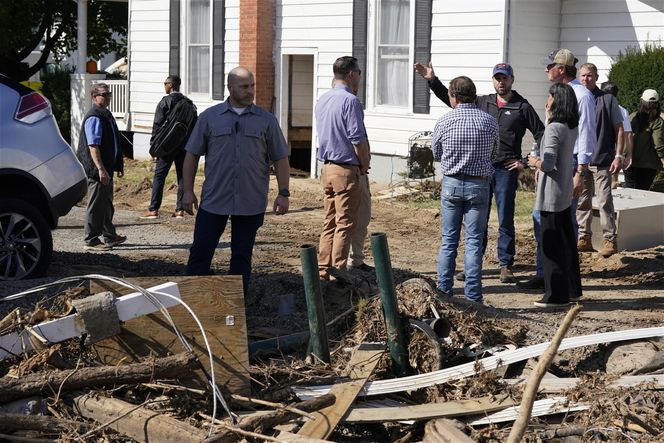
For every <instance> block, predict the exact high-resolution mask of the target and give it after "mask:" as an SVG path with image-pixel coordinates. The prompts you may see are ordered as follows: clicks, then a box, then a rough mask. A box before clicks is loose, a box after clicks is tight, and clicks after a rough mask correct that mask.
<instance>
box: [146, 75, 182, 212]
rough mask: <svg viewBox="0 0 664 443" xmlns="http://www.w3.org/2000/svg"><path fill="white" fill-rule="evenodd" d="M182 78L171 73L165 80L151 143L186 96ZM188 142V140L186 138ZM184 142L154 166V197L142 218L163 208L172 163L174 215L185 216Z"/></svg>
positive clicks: (158, 160)
mask: <svg viewBox="0 0 664 443" xmlns="http://www.w3.org/2000/svg"><path fill="white" fill-rule="evenodd" d="M181 83H182V80H181V79H180V77H179V76H177V75H169V76H168V77H167V78H166V80H165V81H164V91H165V92H166V95H165V96H164V97H163V98H162V99H161V101H160V102H159V104H157V109H156V110H155V113H154V123H153V124H152V137H150V145H152V142H153V141H154V138H155V135H156V134H157V132H158V131H159V130H160V129H161V127H162V126H163V125H164V124H165V123H166V120H167V119H168V115H169V113H170V111H171V110H172V109H173V106H175V104H176V103H177V102H178V101H180V100H182V99H184V98H185V96H184V95H183V94H182V93H180V84H181ZM185 143H186V140H185ZM184 145H185V144H184V143H183V144H182V146H180V147H179V148H177V149H176V150H175V151H173V152H172V153H171V154H168V155H167V156H165V157H158V158H157V162H156V165H155V168H154V179H153V180H152V197H151V198H150V207H149V208H148V209H147V210H146V211H145V212H144V213H143V215H141V217H140V218H142V219H154V218H157V217H159V208H161V200H162V198H163V196H164V184H165V183H166V177H167V176H168V171H170V170H171V165H172V164H173V163H175V174H176V176H177V180H178V193H177V200H176V202H175V212H173V215H172V216H173V217H175V218H183V217H184V211H183V210H182V194H183V188H182V165H183V164H184V157H185V154H186V152H185V150H184Z"/></svg>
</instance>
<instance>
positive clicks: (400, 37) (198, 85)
mask: <svg viewBox="0 0 664 443" xmlns="http://www.w3.org/2000/svg"><path fill="white" fill-rule="evenodd" d="M663 37H664V0H466V1H463V2H453V1H450V0H251V1H250V0H243V1H242V2H240V0H182V1H178V0H130V1H129V48H128V54H129V55H128V57H129V79H128V82H129V87H128V94H129V97H128V109H127V112H126V121H125V122H124V124H125V125H126V129H127V131H129V132H131V133H133V142H134V153H135V155H136V156H137V157H140V156H146V155H147V152H148V140H149V135H150V131H151V125H152V119H153V113H154V109H155V106H156V105H157V103H158V102H159V100H160V99H161V97H162V96H163V86H162V83H163V80H164V79H165V78H166V76H168V74H169V73H178V74H179V75H180V76H181V77H182V79H183V87H182V92H184V93H185V94H187V95H188V96H189V97H191V98H192V99H193V100H194V101H195V103H196V105H197V106H198V109H199V111H202V110H204V109H206V108H207V107H209V106H211V105H213V104H216V103H219V102H220V101H221V100H223V99H224V98H225V97H226V95H227V91H226V90H225V77H226V75H227V73H228V71H229V70H230V69H232V68H233V67H235V66H237V65H238V64H242V65H244V66H247V67H248V68H249V69H251V70H253V71H254V72H256V81H257V96H256V102H257V103H258V104H259V105H260V106H262V107H265V108H268V109H272V111H273V112H274V113H275V115H276V116H277V118H278V119H279V121H280V123H281V126H282V129H283V131H284V134H285V135H286V136H287V138H288V140H289V143H290V144H291V147H292V154H293V155H292V163H293V165H294V166H296V167H298V168H300V169H303V170H307V171H310V172H311V174H312V175H315V174H316V169H317V168H316V161H315V151H316V136H315V134H316V130H315V122H314V119H313V108H314V105H315V103H316V100H317V98H318V97H320V96H321V95H322V94H323V93H324V92H325V91H327V90H328V89H329V88H330V85H331V82H332V63H333V62H334V60H335V59H336V58H337V57H339V56H341V55H348V54H353V55H355V56H356V57H358V59H359V60H360V62H361V64H362V71H363V72H362V74H363V78H364V80H363V88H362V89H361V91H360V93H359V95H360V97H361V99H362V101H363V103H364V104H365V123H366V127H367V132H368V135H369V138H370V141H371V149H372V154H373V158H372V164H373V168H372V177H373V179H375V180H379V181H388V180H390V179H396V178H397V174H398V173H399V172H403V171H404V168H405V164H406V161H405V158H406V157H407V156H408V154H409V150H408V139H409V137H410V136H411V135H413V134H414V133H416V132H418V131H427V130H432V128H433V126H434V123H435V121H436V119H437V118H438V117H439V116H440V115H441V114H443V113H445V112H447V111H448V108H447V107H446V106H444V105H443V104H442V103H441V102H440V101H439V100H438V99H437V98H436V97H435V96H433V95H432V94H430V92H429V90H428V88H427V86H426V83H425V82H424V81H423V80H422V79H421V78H419V77H418V76H417V75H416V74H415V72H414V71H413V69H412V66H413V63H414V62H415V61H420V62H427V61H428V60H429V58H430V59H431V60H432V62H433V66H434V68H435V71H436V74H437V75H438V77H439V78H440V79H441V81H443V82H444V83H447V82H448V81H449V80H450V79H452V78H453V77H455V76H457V75H467V76H469V77H470V78H472V79H473V80H474V81H475V83H476V85H477V87H478V92H479V93H489V92H493V90H492V86H491V69H492V67H493V65H494V64H496V63H498V62H508V63H510V64H512V66H513V67H514V71H515V77H516V81H515V85H514V88H515V89H516V90H518V91H519V92H520V93H521V94H522V95H523V96H525V97H526V98H527V99H528V100H529V101H530V102H531V103H532V104H533V105H534V106H535V108H536V109H538V110H543V104H544V101H545V97H546V91H547V90H548V84H547V79H546V75H545V73H544V67H543V65H542V64H541V59H542V58H543V57H545V56H546V55H547V54H548V53H549V52H550V51H551V50H552V49H554V48H561V47H566V48H569V49H570V50H572V52H574V54H575V55H576V56H577V58H578V59H579V63H585V62H587V61H589V62H592V63H595V64H596V65H597V66H598V67H599V68H600V81H603V80H605V79H606V73H607V72H608V70H609V68H610V66H611V63H612V60H614V59H615V57H616V56H617V55H618V53H619V51H621V50H624V49H625V48H626V47H628V46H637V45H638V46H643V45H644V44H645V43H646V42H657V41H661V40H662V38H663ZM429 54H430V55H429Z"/></svg>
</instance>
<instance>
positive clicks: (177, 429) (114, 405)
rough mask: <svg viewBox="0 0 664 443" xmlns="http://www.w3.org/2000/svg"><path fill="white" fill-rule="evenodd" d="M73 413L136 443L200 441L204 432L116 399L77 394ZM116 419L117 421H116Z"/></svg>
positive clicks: (157, 412) (205, 434)
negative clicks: (102, 425) (106, 425)
mask: <svg viewBox="0 0 664 443" xmlns="http://www.w3.org/2000/svg"><path fill="white" fill-rule="evenodd" d="M74 407H75V408H76V410H77V412H78V413H79V414H80V415H82V416H83V417H86V418H91V419H93V420H95V421H97V422H98V423H100V424H103V423H108V422H110V421H111V420H114V419H117V420H115V421H113V423H111V424H109V425H108V427H109V428H111V429H113V430H114V431H116V432H119V433H120V434H122V435H126V436H128V437H131V438H133V439H134V440H136V441H139V442H145V443H147V442H157V443H171V442H172V443H180V442H183V441H190V442H193V441H199V442H200V441H203V439H205V437H206V436H207V433H206V432H205V431H204V430H202V429H198V428H195V427H193V426H190V425H188V424H186V423H183V422H181V421H180V420H176V419H174V418H172V417H169V416H168V415H165V414H163V413H162V412H159V411H152V410H150V409H146V408H144V407H137V406H136V405H133V404H131V403H127V402H125V401H122V400H118V399H117V398H112V397H100V396H98V395H96V394H95V395H81V396H79V397H76V398H75V399H74ZM118 417H119V418H118Z"/></svg>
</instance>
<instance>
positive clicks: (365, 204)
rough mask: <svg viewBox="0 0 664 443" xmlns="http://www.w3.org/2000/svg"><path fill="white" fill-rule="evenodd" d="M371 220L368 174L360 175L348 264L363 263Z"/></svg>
mask: <svg viewBox="0 0 664 443" xmlns="http://www.w3.org/2000/svg"><path fill="white" fill-rule="evenodd" d="M369 222H371V190H370V189H369V176H368V175H363V176H361V177H360V206H359V207H358V208H357V219H356V222H355V230H354V231H353V235H352V236H351V239H350V255H349V257H348V265H349V266H361V265H362V263H364V240H365V239H366V238H367V232H368V231H369Z"/></svg>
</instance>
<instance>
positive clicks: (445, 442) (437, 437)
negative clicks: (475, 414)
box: [422, 418, 475, 443]
mask: <svg viewBox="0 0 664 443" xmlns="http://www.w3.org/2000/svg"><path fill="white" fill-rule="evenodd" d="M455 423H459V424H461V426H463V423H460V422H458V421H456V420H454V421H452V420H447V419H444V418H441V419H438V420H432V421H430V422H429V423H427V425H426V426H425V428H424V438H423V439H422V443H474V442H475V440H473V439H472V438H470V437H468V436H467V435H466V434H465V433H464V432H463V431H462V430H461V429H459V428H458V427H457V426H456V425H455Z"/></svg>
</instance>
